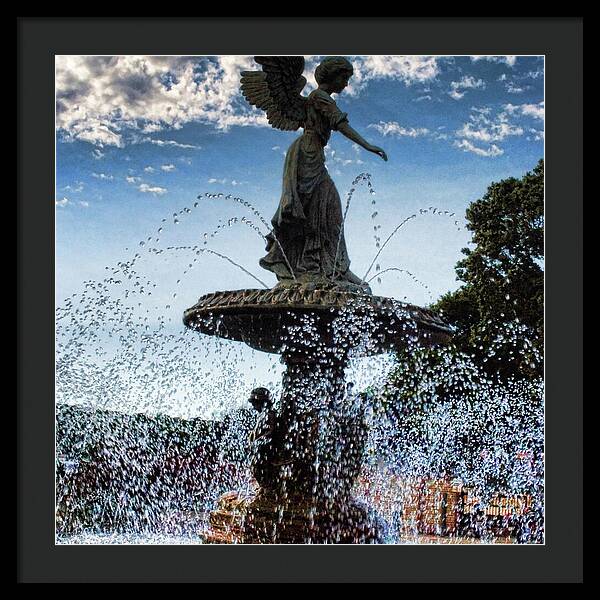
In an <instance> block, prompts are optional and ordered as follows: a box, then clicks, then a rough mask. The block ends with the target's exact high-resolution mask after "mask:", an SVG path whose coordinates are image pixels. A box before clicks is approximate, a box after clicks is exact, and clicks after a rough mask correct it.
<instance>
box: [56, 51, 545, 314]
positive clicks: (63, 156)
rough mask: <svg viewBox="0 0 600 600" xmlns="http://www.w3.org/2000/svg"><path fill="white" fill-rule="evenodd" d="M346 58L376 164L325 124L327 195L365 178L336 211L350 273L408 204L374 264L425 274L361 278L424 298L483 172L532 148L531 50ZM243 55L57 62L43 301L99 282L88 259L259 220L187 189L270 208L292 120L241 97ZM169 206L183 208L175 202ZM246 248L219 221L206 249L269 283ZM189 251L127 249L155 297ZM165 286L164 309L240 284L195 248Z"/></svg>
mask: <svg viewBox="0 0 600 600" xmlns="http://www.w3.org/2000/svg"><path fill="white" fill-rule="evenodd" d="M349 58H350V60H351V61H352V62H353V64H354V65H355V73H356V76H355V78H354V79H353V80H352V82H351V86H350V88H349V89H348V90H346V91H345V92H344V93H342V94H341V95H340V96H339V97H338V98H337V99H336V100H337V102H338V105H339V106H340V108H341V109H342V110H344V111H346V112H348V115H349V120H350V123H351V125H352V126H353V127H354V128H355V129H357V130H358V131H359V132H360V133H361V134H362V135H363V136H364V137H365V138H367V139H368V140H369V141H370V142H371V143H373V144H376V145H378V146H381V147H383V148H384V149H385V150H386V152H387V153H388V156H389V162H387V163H385V162H383V161H381V160H380V159H379V158H378V157H377V156H375V155H373V154H370V153H367V152H365V151H363V150H362V149H359V148H358V147H356V146H354V145H353V144H352V143H351V142H349V141H348V140H346V139H345V138H343V136H341V135H340V134H335V133H334V135H333V136H332V140H331V142H330V145H329V148H328V151H327V158H328V168H329V171H330V173H331V174H332V176H333V178H334V180H335V182H336V184H337V186H338V189H339V191H340V195H341V196H342V201H344V198H345V195H346V193H347V192H348V190H349V189H350V188H351V182H352V180H353V179H354V178H355V177H356V176H357V175H358V174H359V173H361V172H368V173H370V174H371V176H372V184H373V187H374V189H375V191H376V194H375V195H370V194H369V193H368V192H367V189H366V187H364V186H360V185H359V186H358V187H357V190H356V192H355V194H354V196H353V199H352V203H351V207H350V212H349V216H348V221H347V224H346V238H347V242H348V247H349V253H350V258H351V260H352V269H353V270H354V271H355V272H356V273H357V274H358V275H360V276H362V275H364V273H365V271H366V269H367V267H368V266H369V264H370V263H371V261H372V259H373V257H374V255H375V253H376V247H375V239H374V236H375V235H378V236H379V237H380V238H382V239H385V238H386V237H387V235H388V234H389V233H391V231H393V229H394V228H395V227H396V225H397V224H398V223H400V222H401V221H402V220H403V219H405V218H406V217H409V216H411V215H412V214H416V215H417V217H416V218H414V219H412V220H411V221H409V222H408V223H407V224H406V225H404V226H403V227H402V229H401V230H400V231H399V232H398V233H397V234H396V235H395V237H394V238H393V240H392V241H391V242H390V243H389V245H388V246H387V247H386V249H385V251H384V253H383V254H382V255H381V257H380V260H378V264H380V268H381V269H382V270H383V269H385V268H388V267H397V268H402V269H406V270H408V271H410V272H411V273H412V274H413V276H414V277H415V278H416V279H418V280H419V281H420V282H421V283H422V284H424V285H421V284H420V283H417V282H415V280H414V279H412V278H410V277H409V276H406V275H405V274H401V273H398V272H390V273H387V274H385V275H384V276H383V277H382V281H381V283H378V282H377V281H373V282H372V285H373V289H374V292H375V293H378V294H382V295H389V296H394V297H396V298H399V299H406V300H408V301H410V302H414V303H417V304H427V303H429V302H431V301H432V300H433V299H435V298H437V297H438V296H439V295H440V294H442V293H444V292H446V291H448V290H451V289H454V288H455V287H456V286H457V285H458V283H457V282H456V281H455V273H454V264H455V263H456V261H457V260H458V259H459V258H460V250H461V248H463V247H464V246H465V245H467V244H468V242H469V235H468V232H467V231H466V230H465V228H464V226H463V223H464V213H465V209H466V208H467V206H468V204H469V203H470V202H472V201H473V200H475V199H477V198H478V197H480V196H481V195H482V194H483V193H484V192H485V190H486V188H487V186H488V185H489V183H490V182H492V181H497V180H499V179H502V178H504V177H508V176H521V175H522V174H523V173H525V172H526V171H528V170H530V169H532V168H533V167H534V166H535V164H536V163H537V161H538V159H539V158H541V157H542V156H543V135H544V134H543V131H544V95H543V89H544V77H543V68H544V62H543V58H542V57H514V56H501V57H500V56H499V57H426V56H408V57H381V56H375V57H349ZM317 63H318V57H310V58H307V72H306V73H305V74H306V76H307V78H308V79H309V84H308V86H307V89H306V91H308V90H310V89H311V86H314V79H313V77H312V71H313V70H314V67H315V65H316V64H317ZM252 65H253V63H252V59H251V57H243V56H226V57H142V56H124V57H79V56H68V57H57V59H56V88H57V147H56V148H57V172H56V176H57V180H56V198H55V202H56V274H57V275H56V299H57V303H58V304H60V303H61V302H62V301H63V299H64V298H66V297H67V296H69V295H70V294H72V293H74V292H76V291H77V290H78V288H79V287H80V286H81V283H82V281H84V280H88V279H102V278H103V277H104V276H105V274H106V272H105V266H107V265H114V264H115V262H116V261H119V260H123V259H126V258H128V257H130V256H131V255H132V253H133V252H137V251H138V250H140V248H141V249H142V252H146V251H147V249H148V248H149V247H150V246H152V245H155V246H156V247H166V246H178V245H195V244H197V243H201V242H202V241H203V240H204V237H203V234H204V233H205V232H207V233H209V234H210V233H212V232H213V231H214V230H215V229H217V228H218V226H219V220H220V221H221V223H225V222H227V220H228V219H229V218H231V217H235V216H237V217H238V218H241V217H243V216H246V217H248V218H250V219H253V220H254V221H256V222H257V223H258V224H259V225H260V222H258V221H257V219H256V217H255V216H254V215H252V214H251V213H250V212H248V211H247V209H245V208H244V207H243V206H241V205H240V204H237V203H235V202H233V201H228V200H226V199H224V198H221V199H202V200H200V201H198V206H197V207H194V202H196V201H197V200H196V197H197V196H198V195H199V194H201V193H205V192H212V193H219V192H221V193H223V194H225V195H226V194H232V195H233V196H236V197H241V198H243V199H244V200H248V201H249V202H251V203H252V204H253V205H254V206H255V207H256V209H257V210H258V211H260V213H261V214H262V215H263V216H264V218H265V219H266V220H267V221H269V220H270V218H271V216H272V213H273V212H274V210H275V208H276V206H277V203H278V200H279V193H280V188H281V172H282V167H283V160H284V152H285V150H286V149H287V147H288V146H289V145H290V144H291V142H292V141H293V140H294V139H295V137H296V136H297V135H299V133H298V132H281V131H277V130H274V129H272V128H270V127H269V126H268V124H266V122H265V120H264V116H263V115H262V113H260V111H258V110H255V109H253V108H250V107H249V106H247V105H246V104H245V102H244V100H243V98H242V97H241V96H240V95H239V92H238V81H239V72H240V71H241V70H243V69H247V68H252ZM373 200H374V201H375V202H376V203H375V204H372V201H373ZM432 207H433V208H436V211H435V213H434V212H433V210H432ZM185 208H189V209H190V212H189V213H188V212H183V213H181V214H179V213H180V211H182V210H184V209H185ZM423 210H427V212H421V211H423ZM444 211H447V213H446V214H444ZM438 212H441V213H442V214H438ZM374 213H377V214H376V215H375V216H374V217H373V214H374ZM451 213H454V216H453V217H450V216H448V215H449V214H451ZM174 215H177V216H178V221H179V223H178V224H175V223H174ZM163 219H166V221H164V222H163ZM161 226H162V228H163V230H162V232H161V234H160V236H158V237H159V239H160V241H159V242H154V241H153V240H155V239H156V237H157V233H156V232H157V231H158V228H159V227H161ZM374 227H378V230H377V231H375V230H374ZM262 229H263V232H264V233H266V230H265V228H264V227H263V228H262ZM151 236H152V239H151V240H148V238H149V237H151ZM140 241H146V242H148V244H147V246H144V247H140V246H139V242H140ZM263 246H264V244H263V241H262V240H261V238H260V237H259V236H258V235H257V234H256V232H255V231H253V229H252V228H251V227H248V226H247V225H244V224H243V223H239V222H238V223H237V224H234V225H232V226H231V227H224V228H223V229H222V230H219V233H218V235H216V236H215V237H214V238H212V239H210V244H209V245H208V246H207V247H209V248H212V249H213V250H215V251H218V252H221V253H224V254H227V255H228V256H230V257H231V258H232V259H233V260H235V261H238V262H239V263H240V264H243V266H244V267H245V268H247V269H248V270H250V271H252V272H253V273H254V274H255V275H256V276H257V277H259V278H260V279H261V280H263V281H265V282H266V283H267V284H268V285H272V284H274V283H275V280H274V277H273V276H272V275H271V274H270V273H268V272H266V271H263V270H262V269H261V268H260V267H259V266H258V259H259V258H260V257H261V256H262V254H263ZM126 248H127V249H128V250H126ZM188 258H189V255H188V256H186V255H185V251H182V252H179V253H178V252H174V253H170V254H169V258H165V256H164V255H163V256H162V257H161V258H160V259H158V258H157V257H155V256H152V255H150V254H144V256H143V259H142V261H141V262H140V270H142V271H144V272H145V273H146V272H147V273H148V274H149V275H152V276H153V277H156V278H157V279H158V280H159V281H160V282H161V286H162V287H163V288H164V289H160V288H161V286H159V288H158V289H157V294H156V296H157V298H159V299H160V300H161V301H162V300H165V302H166V299H167V298H169V297H172V291H173V289H175V288H174V286H175V285H176V283H175V281H171V279H173V278H175V279H180V278H181V277H179V276H177V277H176V274H177V273H179V274H180V275H182V274H183V271H185V270H186V265H187V264H188V262H189V261H188ZM374 273H375V271H372V273H371V274H374ZM177 285H178V286H179V287H178V288H177V289H178V292H179V293H178V296H177V299H176V301H175V302H169V305H170V310H172V311H173V314H174V315H177V320H178V319H179V315H180V314H181V311H182V310H183V309H184V308H185V307H186V306H189V305H191V304H193V303H194V301H195V300H196V298H197V297H198V296H200V295H201V294H203V293H206V292H209V291H212V290H214V289H236V288H242V287H255V286H256V282H255V281H254V280H253V279H251V278H249V277H248V276H247V275H246V274H244V273H243V272H242V271H241V270H239V269H236V268H235V267H233V266H232V265H230V264H229V263H226V262H224V261H222V260H220V259H217V258H216V257H212V256H203V257H202V261H201V263H199V265H198V266H195V267H194V269H193V270H191V271H189V272H188V273H187V274H186V275H185V278H184V279H182V281H181V282H180V284H177ZM165 306H166V304H165ZM174 320H176V319H174Z"/></svg>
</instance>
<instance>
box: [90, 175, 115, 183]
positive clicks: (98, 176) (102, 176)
mask: <svg viewBox="0 0 600 600" xmlns="http://www.w3.org/2000/svg"><path fill="white" fill-rule="evenodd" d="M92 177H95V178H96V179H102V180H105V181H112V180H113V179H114V177H113V176H112V175H107V174H106V173H92Z"/></svg>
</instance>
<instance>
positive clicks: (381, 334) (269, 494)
mask: <svg viewBox="0 0 600 600" xmlns="http://www.w3.org/2000/svg"><path fill="white" fill-rule="evenodd" d="M184 322H185V324H186V325H187V326H188V327H191V328H193V329H194V330H196V331H199V332H201V333H204V334H208V335H216V336H219V337H222V338H226V339H229V340H237V341H241V342H244V343H246V344H248V345H249V346H251V347H252V348H255V349H258V350H262V351H265V352H273V353H277V354H280V355H281V360H282V362H283V363H284V365H285V367H286V370H285V373H284V376H283V390H282V395H281V399H280V402H279V405H278V407H277V410H276V415H275V421H274V427H273V428H272V431H271V432H270V436H269V438H270V439H269V440H268V443H267V444H265V445H264V446H263V448H262V450H261V451H260V452H259V453H258V455H257V456H258V458H257V461H256V463H255V465H254V473H255V476H256V479H257V481H258V483H259V485H260V491H259V493H258V495H257V496H256V498H255V499H254V500H253V501H252V502H251V504H250V505H249V506H247V507H244V508H245V521H244V527H243V532H242V534H241V535H240V539H237V540H236V541H238V542H246V543H329V542H338V543H368V542H377V541H379V540H380V537H381V534H382V532H381V530H380V526H379V524H378V523H377V521H375V520H373V519H372V518H371V517H370V516H369V515H368V514H367V512H366V511H365V509H364V508H363V507H362V506H360V505H359V504H357V503H356V502H354V501H353V499H352V496H351V491H352V487H353V485H354V482H355V480H356V478H357V476H358V474H359V471H360V467H361V461H362V454H363V449H364V444H365V441H366V436H367V434H368V432H367V429H366V427H365V425H364V421H363V414H362V411H361V410H360V408H359V410H356V407H354V406H352V405H350V404H349V403H348V402H347V398H346V382H345V377H344V369H345V367H346V366H347V364H348V361H349V360H350V359H351V358H357V357H360V356H365V355H373V354H377V353H380V352H386V351H390V350H398V349H401V348H405V347H406V346H407V345H414V344H419V345H426V346H431V345H435V344H440V343H444V342H446V341H447V340H448V337H449V335H450V332H449V329H448V328H447V326H446V325H445V324H444V323H443V322H442V321H441V320H440V319H439V318H438V317H436V316H435V315H434V314H433V313H432V312H430V311H428V310H426V309H423V308H419V307H416V306H412V305H407V304H402V303H398V302H396V301H394V300H392V299H390V298H382V297H377V296H371V295H367V294H360V293H352V292H346V291H338V290H335V289H329V290H327V289H309V288H308V287H307V286H302V285H300V286H297V287H295V288H294V287H292V288H284V289H277V288H275V289H272V290H236V291H230V292H216V293H213V294H208V295H206V296H203V297H202V298H200V299H199V301H198V302H197V304H196V305H195V306H193V307H192V308H190V309H188V310H187V311H186V312H185V315H184Z"/></svg>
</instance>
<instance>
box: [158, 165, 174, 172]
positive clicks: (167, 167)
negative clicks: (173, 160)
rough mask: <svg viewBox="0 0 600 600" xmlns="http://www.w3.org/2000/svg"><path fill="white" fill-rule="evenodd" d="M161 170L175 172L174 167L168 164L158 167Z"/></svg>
mask: <svg viewBox="0 0 600 600" xmlns="http://www.w3.org/2000/svg"><path fill="white" fill-rule="evenodd" d="M160 168H161V170H163V171H165V172H167V173H169V172H170V171H174V170H175V165H172V164H168V165H160Z"/></svg>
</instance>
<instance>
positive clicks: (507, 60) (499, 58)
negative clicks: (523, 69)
mask: <svg viewBox="0 0 600 600" xmlns="http://www.w3.org/2000/svg"><path fill="white" fill-rule="evenodd" d="M471 60H472V61H473V62H476V61H478V60H487V61H490V62H498V63H504V64H506V65H508V66H509V67H514V66H515V64H516V63H517V57H516V56H514V55H494V56H481V55H473V56H471Z"/></svg>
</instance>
